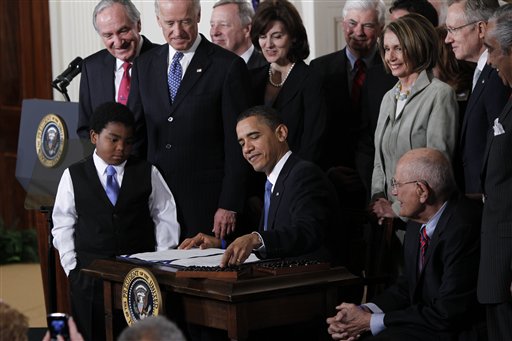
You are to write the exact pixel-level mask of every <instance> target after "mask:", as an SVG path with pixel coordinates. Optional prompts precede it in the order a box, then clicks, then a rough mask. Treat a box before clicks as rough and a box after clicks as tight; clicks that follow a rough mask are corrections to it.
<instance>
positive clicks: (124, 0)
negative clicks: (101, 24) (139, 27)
mask: <svg viewBox="0 0 512 341" xmlns="http://www.w3.org/2000/svg"><path fill="white" fill-rule="evenodd" d="M115 4H120V5H121V6H123V7H124V10H125V11H126V15H127V16H128V18H129V19H130V21H131V22H132V24H134V25H135V24H136V23H138V22H139V21H140V12H139V10H138V9H137V7H135V5H134V4H133V3H132V2H131V1H130V0H101V1H100V2H99V3H98V4H97V5H96V7H94V11H93V12H92V25H93V26H94V29H95V30H96V32H98V33H99V30H98V25H97V24H96V17H97V16H98V13H100V12H101V11H103V10H104V9H106V8H109V7H112V6H113V5H115Z"/></svg>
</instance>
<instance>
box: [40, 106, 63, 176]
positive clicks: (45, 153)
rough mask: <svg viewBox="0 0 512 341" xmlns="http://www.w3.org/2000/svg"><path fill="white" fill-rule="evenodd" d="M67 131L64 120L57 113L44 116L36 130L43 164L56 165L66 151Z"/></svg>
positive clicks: (47, 165) (50, 166)
mask: <svg viewBox="0 0 512 341" xmlns="http://www.w3.org/2000/svg"><path fill="white" fill-rule="evenodd" d="M66 142H67V132H66V128H65V125H64V122H63V120H62V119H61V118H60V117H59V116H57V115H55V114H48V115H46V116H44V117H43V119H42V120H41V122H39V126H38V128H37V132H36V152H37V157H38V158H39V161H40V162H41V164H42V165H43V166H45V167H48V168H52V167H55V166H56V165H57V164H58V163H59V161H60V160H61V157H62V155H63V153H64V149H65V147H66Z"/></svg>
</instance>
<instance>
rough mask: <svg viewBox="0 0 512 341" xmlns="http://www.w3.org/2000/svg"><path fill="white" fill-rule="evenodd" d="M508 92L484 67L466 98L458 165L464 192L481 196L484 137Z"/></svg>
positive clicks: (500, 109) (487, 68) (497, 78)
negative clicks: (462, 171) (460, 166)
mask: <svg viewBox="0 0 512 341" xmlns="http://www.w3.org/2000/svg"><path fill="white" fill-rule="evenodd" d="M509 94H510V89H509V88H508V87H506V86H505V85H503V82H502V81H501V79H500V77H499V76H498V73H497V72H496V70H494V69H493V68H492V67H491V66H489V65H485V67H484V69H483V70H482V73H481V74H480V77H479V78H478V83H477V84H476V86H475V89H474V90H473V93H472V94H471V96H470V97H469V101H468V104H467V107H466V112H465V114H464V120H463V121H462V128H461V135H460V153H461V162H462V167H463V169H464V185H465V186H464V187H465V188H464V191H465V193H482V186H481V183H480V172H481V170H482V164H483V157H484V152H485V146H486V144H487V134H488V132H489V129H492V125H493V122H494V119H495V118H496V117H498V115H499V114H500V113H501V111H502V110H503V107H504V106H505V103H507V100H508V96H509Z"/></svg>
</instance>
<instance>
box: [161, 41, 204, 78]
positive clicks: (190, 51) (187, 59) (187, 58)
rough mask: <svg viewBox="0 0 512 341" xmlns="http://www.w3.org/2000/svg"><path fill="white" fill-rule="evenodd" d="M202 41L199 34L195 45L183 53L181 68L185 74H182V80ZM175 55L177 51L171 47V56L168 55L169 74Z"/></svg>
mask: <svg viewBox="0 0 512 341" xmlns="http://www.w3.org/2000/svg"><path fill="white" fill-rule="evenodd" d="M201 39H202V38H201V35H200V34H198V35H197V38H196V40H195V41H194V43H193V44H192V46H191V47H190V48H189V49H188V50H186V51H181V52H183V58H181V60H180V64H181V67H182V69H183V74H182V76H181V78H183V76H185V72H186V71H187V67H188V65H189V64H190V61H191V60H192V58H193V57H194V54H195V53H196V50H197V47H198V46H199V44H200V43H201ZM168 45H169V44H168ZM175 53H176V50H175V49H174V48H173V47H172V46H171V45H169V55H168V60H167V73H169V67H171V62H172V58H173V57H174V54H175Z"/></svg>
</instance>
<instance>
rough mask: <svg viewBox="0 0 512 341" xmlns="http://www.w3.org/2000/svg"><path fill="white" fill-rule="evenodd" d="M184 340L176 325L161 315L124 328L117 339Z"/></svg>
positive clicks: (129, 340) (138, 340) (118, 340)
mask: <svg viewBox="0 0 512 341" xmlns="http://www.w3.org/2000/svg"><path fill="white" fill-rule="evenodd" d="M143 340H151V341H169V340H172V341H186V339H185V337H184V336H183V333H182V332H181V331H180V330H179V329H178V327H177V326H176V325H175V324H174V323H173V322H171V321H169V320H168V319H166V318H165V317H163V316H150V317H146V318H145V319H144V320H140V321H137V322H135V324H133V325H132V326H130V327H128V328H125V329H124V330H123V332H122V333H121V335H119V339H117V341H143Z"/></svg>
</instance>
